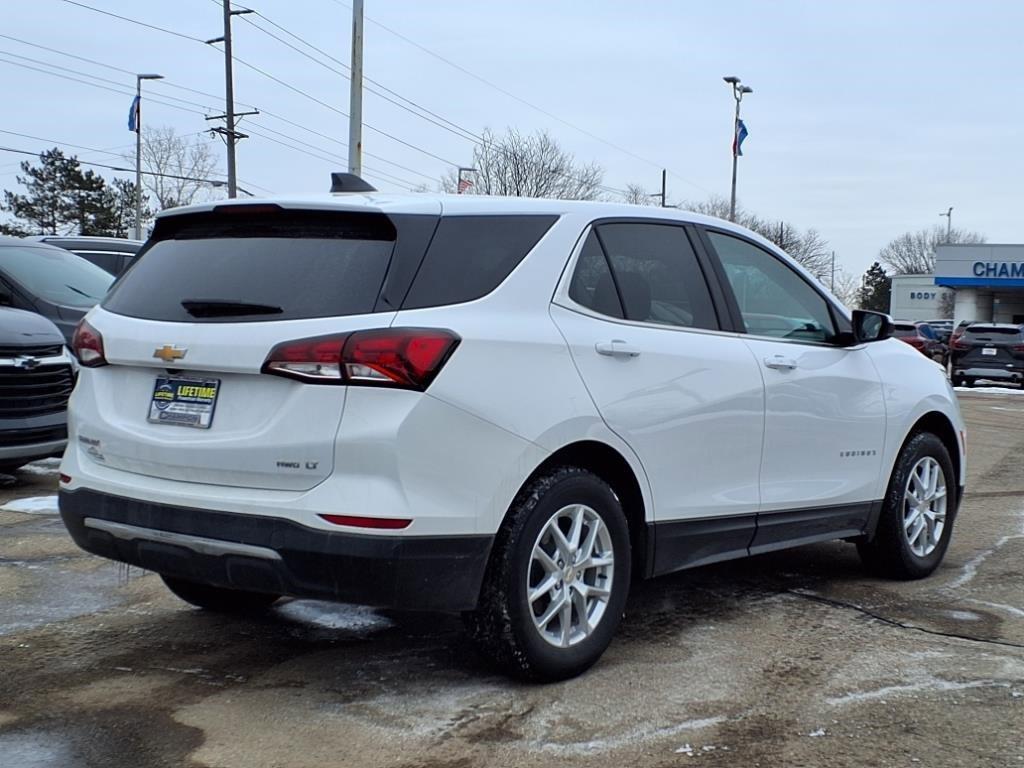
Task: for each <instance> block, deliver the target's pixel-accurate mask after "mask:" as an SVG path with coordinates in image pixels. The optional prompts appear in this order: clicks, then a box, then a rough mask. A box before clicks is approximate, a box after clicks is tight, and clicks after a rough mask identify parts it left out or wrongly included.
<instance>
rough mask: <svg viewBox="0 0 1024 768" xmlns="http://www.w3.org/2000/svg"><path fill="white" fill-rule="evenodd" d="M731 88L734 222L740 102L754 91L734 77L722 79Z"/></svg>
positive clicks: (732, 214)
mask: <svg viewBox="0 0 1024 768" xmlns="http://www.w3.org/2000/svg"><path fill="white" fill-rule="evenodd" d="M722 79H723V80H725V82H727V83H729V85H731V86H732V97H733V98H734V99H735V100H736V114H735V116H734V117H733V120H732V193H731V194H730V196H729V221H736V158H737V157H739V154H740V102H741V101H743V96H744V95H745V94H748V93H753V92H754V89H753V88H751V87H749V86H746V85H742V84H741V83H740V79H739V78H738V77H736V76H735V75H728V76H726V77H723V78H722Z"/></svg>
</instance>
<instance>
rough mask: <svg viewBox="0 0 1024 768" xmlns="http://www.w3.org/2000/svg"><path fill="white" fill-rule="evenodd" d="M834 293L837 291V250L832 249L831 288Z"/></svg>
mask: <svg viewBox="0 0 1024 768" xmlns="http://www.w3.org/2000/svg"><path fill="white" fill-rule="evenodd" d="M829 290H831V291H832V293H835V292H836V252H835V251H832V287H831V288H830V289H829Z"/></svg>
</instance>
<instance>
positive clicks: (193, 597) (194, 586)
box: [160, 574, 281, 614]
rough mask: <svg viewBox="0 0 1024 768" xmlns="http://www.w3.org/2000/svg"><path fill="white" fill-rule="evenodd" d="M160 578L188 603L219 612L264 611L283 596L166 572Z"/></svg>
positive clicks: (244, 612) (242, 612)
mask: <svg viewBox="0 0 1024 768" xmlns="http://www.w3.org/2000/svg"><path fill="white" fill-rule="evenodd" d="M160 578H161V579H163V580H164V584H166V585H167V588H168V589H169V590H171V592H173V593H174V594H175V595H176V596H177V597H180V598H181V599H182V600H184V601H185V602H186V603H191V604H192V605H194V606H196V607H197V608H203V609H205V610H207V611H215V612H217V613H235V614H246V613H248V614H253V613H262V612H263V611H265V610H267V609H268V608H270V606H272V605H273V604H274V603H276V602H277V601H278V600H279V599H280V597H281V596H280V595H271V594H265V593H263V592H246V591H244V590H241V589H228V588H227V587H215V586H213V585H211V584H200V583H199V582H195V581H188V580H186V579H179V578H176V577H174V576H165V575H164V574H160Z"/></svg>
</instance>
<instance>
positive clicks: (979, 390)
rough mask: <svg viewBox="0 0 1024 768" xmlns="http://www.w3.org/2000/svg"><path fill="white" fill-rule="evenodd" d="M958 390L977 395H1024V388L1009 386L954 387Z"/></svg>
mask: <svg viewBox="0 0 1024 768" xmlns="http://www.w3.org/2000/svg"><path fill="white" fill-rule="evenodd" d="M953 389H955V390H956V391H957V392H972V393H974V394H976V395H1024V389H1009V388H1007V387H953Z"/></svg>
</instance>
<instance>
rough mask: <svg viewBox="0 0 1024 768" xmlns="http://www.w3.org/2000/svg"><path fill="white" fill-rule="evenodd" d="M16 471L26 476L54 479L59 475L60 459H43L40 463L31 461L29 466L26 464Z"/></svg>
mask: <svg viewBox="0 0 1024 768" xmlns="http://www.w3.org/2000/svg"><path fill="white" fill-rule="evenodd" d="M18 471H19V472H22V473H23V474H26V475H39V476H41V477H56V476H57V475H59V474H60V459H43V460H42V461H33V462H32V463H31V464H26V465H25V466H23V467H22V468H21V469H20V470H18Z"/></svg>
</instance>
